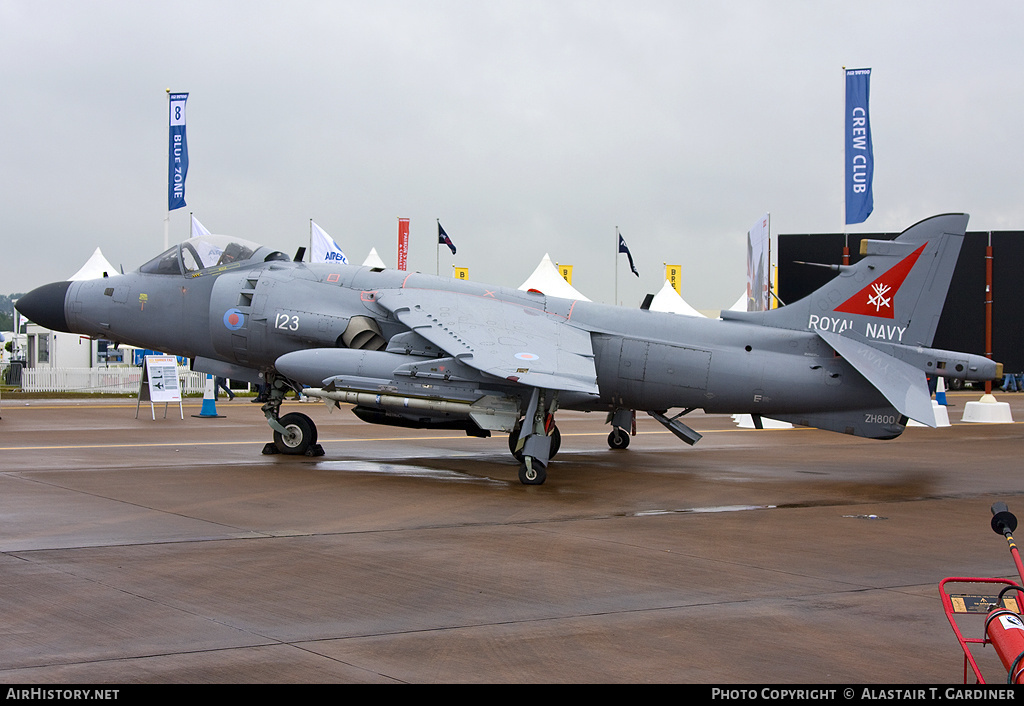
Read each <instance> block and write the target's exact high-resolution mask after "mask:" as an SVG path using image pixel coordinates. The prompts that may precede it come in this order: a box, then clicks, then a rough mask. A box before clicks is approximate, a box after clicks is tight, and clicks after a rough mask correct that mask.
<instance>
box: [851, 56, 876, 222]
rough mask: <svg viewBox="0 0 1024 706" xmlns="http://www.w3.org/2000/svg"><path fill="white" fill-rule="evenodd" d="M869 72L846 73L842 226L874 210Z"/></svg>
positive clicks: (858, 220)
mask: <svg viewBox="0 0 1024 706" xmlns="http://www.w3.org/2000/svg"><path fill="white" fill-rule="evenodd" d="M870 93H871V69H850V70H848V71H847V72H846V224H847V225H850V224H853V223H863V222H864V221H866V220H867V218H868V216H870V215H871V211H872V210H874V208H875V198H874V196H873V194H872V191H871V182H872V180H873V178H874V175H875V156H874V153H873V151H872V148H871V120H870V117H869V115H868V97H869V95H870Z"/></svg>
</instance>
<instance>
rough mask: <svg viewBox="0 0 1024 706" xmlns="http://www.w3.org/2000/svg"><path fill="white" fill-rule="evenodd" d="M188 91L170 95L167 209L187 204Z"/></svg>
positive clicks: (171, 209) (170, 209)
mask: <svg viewBox="0 0 1024 706" xmlns="http://www.w3.org/2000/svg"><path fill="white" fill-rule="evenodd" d="M186 100H188V94H187V93H172V94H171V95H170V108H171V111H170V119H169V122H168V124H169V129H168V134H169V142H170V144H169V145H168V147H167V154H168V157H169V158H168V164H167V210H168V211H173V210H174V209H176V208H181V207H182V206H184V205H185V175H186V174H188V143H187V142H186V141H185V101H186Z"/></svg>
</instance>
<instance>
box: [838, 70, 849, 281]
mask: <svg viewBox="0 0 1024 706" xmlns="http://www.w3.org/2000/svg"><path fill="white" fill-rule="evenodd" d="M846 109H847V105H846V67H845V66H844V67H843V131H842V135H843V158H842V159H841V160H840V163H841V164H842V165H843V178H842V181H841V183H842V185H843V191H842V193H843V195H842V197H841V198H840V199H839V201H840V206H839V209H840V213H841V214H842V215H841V217H842V219H843V220H842V223H843V264H844V265H849V264H850V236H849V235H848V234H847V232H846V160H847V155H846Z"/></svg>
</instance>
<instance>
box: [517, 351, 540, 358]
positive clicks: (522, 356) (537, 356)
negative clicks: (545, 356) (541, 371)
mask: <svg viewBox="0 0 1024 706" xmlns="http://www.w3.org/2000/svg"><path fill="white" fill-rule="evenodd" d="M516 358H518V359H519V360H539V359H540V356H539V355H537V354H536V353H516Z"/></svg>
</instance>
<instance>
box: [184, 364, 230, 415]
mask: <svg viewBox="0 0 1024 706" xmlns="http://www.w3.org/2000/svg"><path fill="white" fill-rule="evenodd" d="M192 416H193V417H222V416H224V415H222V414H217V393H216V391H215V390H214V387H213V376H212V375H209V374H207V376H206V388H205V389H204V390H203V406H202V408H201V409H200V410H199V414H193V415H192Z"/></svg>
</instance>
